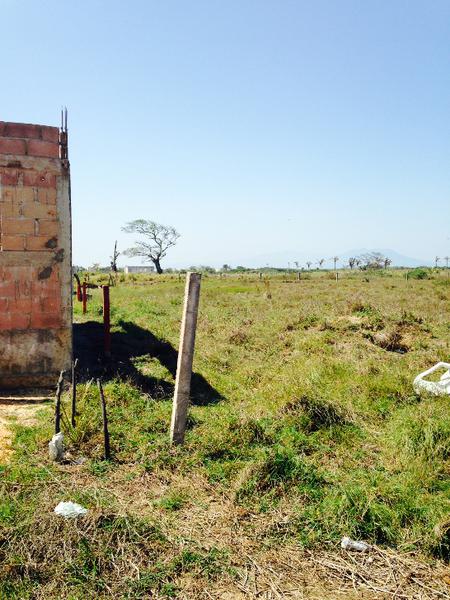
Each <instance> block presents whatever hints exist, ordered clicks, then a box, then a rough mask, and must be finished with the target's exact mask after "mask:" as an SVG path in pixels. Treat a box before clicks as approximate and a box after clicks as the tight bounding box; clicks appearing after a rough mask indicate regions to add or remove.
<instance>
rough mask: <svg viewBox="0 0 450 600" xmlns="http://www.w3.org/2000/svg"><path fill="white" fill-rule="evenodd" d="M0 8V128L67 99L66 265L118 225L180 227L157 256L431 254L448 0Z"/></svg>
mask: <svg viewBox="0 0 450 600" xmlns="http://www.w3.org/2000/svg"><path fill="white" fill-rule="evenodd" d="M0 18H1V36H0V50H1V56H2V61H1V95H0V108H1V110H0V120H8V121H23V122H33V123H44V124H50V125H53V124H54V125H57V124H58V121H59V109H60V106H61V105H62V104H65V105H67V106H68V108H69V131H70V151H71V164H72V184H73V198H72V201H73V250H74V262H75V263H76V264H83V265H89V264H92V263H94V262H101V263H104V264H105V263H107V261H108V257H109V255H110V254H111V251H112V246H113V244H114V240H115V239H118V240H119V245H120V249H123V248H125V247H127V246H129V245H132V241H133V238H132V236H129V235H127V234H124V233H121V231H120V228H121V226H122V225H123V224H124V223H125V222H126V221H130V220H132V219H136V218H148V219H152V220H155V221H158V222H161V223H165V224H170V225H173V226H175V227H176V228H177V229H178V230H179V231H180V233H181V236H182V237H181V238H180V241H179V244H178V245H177V247H176V248H175V249H173V251H172V252H171V253H170V254H169V256H168V259H167V261H166V264H167V265H168V266H169V265H173V264H177V265H186V266H188V265H191V264H199V263H202V264H214V265H220V264H222V263H224V262H227V263H231V264H236V263H242V262H245V261H246V259H250V258H251V257H254V256H258V255H261V254H268V253H271V252H277V251H289V252H291V251H292V260H295V258H296V253H298V254H300V253H301V254H302V255H308V253H310V254H311V256H316V255H324V256H332V255H333V254H334V253H338V254H339V253H340V252H344V251H345V250H348V249H349V248H355V247H362V246H365V247H384V248H394V249H396V250H397V251H399V252H402V253H403V254H407V255H410V256H415V257H419V258H431V257H434V256H435V255H436V254H437V255H439V256H444V255H445V254H450V239H449V238H450V198H449V194H450V168H449V159H450V135H449V133H450V131H449V129H450V128H449V108H450V79H449V78H450V64H449V62H450V61H449V58H450V2H449V0H421V1H417V0H367V1H366V0H339V1H338V0H308V1H302V0H297V1H287V0H285V1H283V0H273V1H269V0H259V1H254V0H220V1H218V0H203V1H198V0H190V1H184V0H178V1H171V0H160V1H158V2H156V1H151V0H129V1H127V2H124V1H123V0H108V1H106V0H104V1H99V0H89V1H88V0H76V1H75V2H69V1H61V0H39V1H37V0H0ZM124 262H125V261H123V262H122V264H123V263H124ZM126 262H128V263H129V262H130V260H129V259H128V260H126ZM132 262H135V261H132Z"/></svg>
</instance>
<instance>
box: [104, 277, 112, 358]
mask: <svg viewBox="0 0 450 600" xmlns="http://www.w3.org/2000/svg"><path fill="white" fill-rule="evenodd" d="M103 327H104V349H105V356H108V357H109V356H111V309H110V303H109V285H104V286H103Z"/></svg>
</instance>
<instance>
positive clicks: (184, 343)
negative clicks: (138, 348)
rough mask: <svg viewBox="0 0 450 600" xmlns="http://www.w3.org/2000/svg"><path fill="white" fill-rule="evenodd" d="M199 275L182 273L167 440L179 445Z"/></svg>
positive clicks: (187, 392) (183, 427)
mask: <svg viewBox="0 0 450 600" xmlns="http://www.w3.org/2000/svg"><path fill="white" fill-rule="evenodd" d="M201 277H202V276H201V274H200V273H187V275H186V287H185V291H184V307H183V319H182V321H181V335H180V347H179V351H178V362H177V377H176V382H175V394H174V398H173V409H172V422H171V425H170V441H171V443H172V444H182V443H183V442H184V433H185V430H186V421H187V413H188V408H189V395H190V391H191V375H192V362H193V358H194V346H195V332H196V328H197V314H198V302H199V298H200V280H201Z"/></svg>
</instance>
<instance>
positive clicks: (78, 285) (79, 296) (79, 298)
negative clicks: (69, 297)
mask: <svg viewBox="0 0 450 600" xmlns="http://www.w3.org/2000/svg"><path fill="white" fill-rule="evenodd" d="M77 300H78V302H81V301H82V300H83V295H82V294H81V284H79V283H77Z"/></svg>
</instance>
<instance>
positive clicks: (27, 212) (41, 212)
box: [22, 202, 56, 220]
mask: <svg viewBox="0 0 450 600" xmlns="http://www.w3.org/2000/svg"><path fill="white" fill-rule="evenodd" d="M22 212H23V215H24V216H25V217H28V218H30V219H50V220H53V219H56V207H55V206H52V205H51V204H41V203H40V202H24V203H23V211H22Z"/></svg>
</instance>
